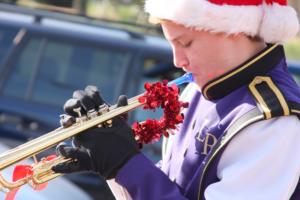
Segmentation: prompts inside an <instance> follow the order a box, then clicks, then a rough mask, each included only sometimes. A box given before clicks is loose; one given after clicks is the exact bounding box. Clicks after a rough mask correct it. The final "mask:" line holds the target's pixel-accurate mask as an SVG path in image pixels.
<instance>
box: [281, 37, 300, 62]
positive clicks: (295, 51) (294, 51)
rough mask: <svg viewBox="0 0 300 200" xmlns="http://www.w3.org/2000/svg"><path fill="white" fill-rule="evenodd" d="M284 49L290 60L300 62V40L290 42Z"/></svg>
mask: <svg viewBox="0 0 300 200" xmlns="http://www.w3.org/2000/svg"><path fill="white" fill-rule="evenodd" d="M284 49H285V52H286V56H287V58H288V59H289V60H299V61H300V38H295V39H292V40H290V41H289V42H288V43H286V44H285V45H284Z"/></svg>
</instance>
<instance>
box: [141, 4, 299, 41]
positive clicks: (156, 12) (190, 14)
mask: <svg viewBox="0 0 300 200" xmlns="http://www.w3.org/2000/svg"><path fill="white" fill-rule="evenodd" d="M145 11H146V12H148V13H149V14H150V15H151V17H154V18H158V19H166V20H171V21H173V22H175V23H178V24H182V25H185V26H187V27H194V28H197V29H200V30H208V31H211V32H223V33H228V34H236V33H245V34H247V35H249V36H252V37H255V36H258V37H260V38H262V39H263V40H264V41H265V42H267V43H283V42H285V41H286V40H288V39H289V38H291V37H293V36H295V35H296V34H297V32H298V29H299V22H298V18H297V13H296V11H295V10H294V9H293V8H292V7H290V6H288V5H287V0H146V3H145Z"/></svg>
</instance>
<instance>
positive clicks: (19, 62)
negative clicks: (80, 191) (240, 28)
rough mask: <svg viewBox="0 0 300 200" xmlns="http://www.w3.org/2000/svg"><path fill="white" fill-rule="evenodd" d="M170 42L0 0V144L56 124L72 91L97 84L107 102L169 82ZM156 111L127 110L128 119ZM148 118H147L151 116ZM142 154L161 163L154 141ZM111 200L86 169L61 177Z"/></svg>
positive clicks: (139, 118)
mask: <svg viewBox="0 0 300 200" xmlns="http://www.w3.org/2000/svg"><path fill="white" fill-rule="evenodd" d="M181 74H182V72H181V71H179V70H178V69H176V68H173V65H172V52H171V49H170V46H169V45H168V43H167V42H166V41H165V40H164V39H162V38H161V37H158V36H151V35H145V34H140V33H137V32H132V31H128V30H125V29H121V28H115V27H114V28H113V27H111V26H109V25H108V24H107V23H101V22H99V21H96V20H94V19H88V18H85V17H80V16H70V15H66V14H62V13H57V12H50V11H41V10H34V9H30V8H22V7H18V6H13V5H7V4H1V3H0V137H1V139H0V141H1V142H2V143H5V144H6V145H8V146H9V147H10V148H12V147H16V146H17V145H20V144H22V143H24V142H25V141H28V140H30V139H32V138H35V137H38V136H40V135H42V134H44V133H47V132H49V131H51V130H53V129H55V128H57V127H59V126H60V125H59V115H60V114H62V113H63V109H62V105H63V104H64V102H65V101H66V100H67V99H68V98H70V97H71V96H72V93H73V91H74V90H77V89H84V88H85V86H87V85H96V86H98V88H99V89H100V91H101V93H102V95H103V96H104V97H105V99H106V100H107V101H108V102H109V103H114V102H115V101H116V99H117V97H118V96H119V95H120V94H126V95H127V96H128V97H132V96H135V95H137V94H140V93H141V92H142V91H144V90H143V84H144V83H145V82H146V81H150V82H154V81H157V80H161V79H173V78H174V77H176V76H179V75H181ZM149 115H152V117H153V118H156V117H157V116H160V112H155V113H153V112H152V113H145V112H144V111H141V110H136V111H133V112H131V113H130V121H131V122H133V121H142V120H144V119H145V118H146V116H147V117H149ZM150 117H151V116H150ZM144 151H145V152H146V154H147V155H148V156H149V158H150V159H151V160H153V162H156V161H158V160H159V157H160V147H159V144H156V145H150V146H146V147H145V149H144ZM66 177H67V178H69V179H70V180H72V181H74V182H75V183H76V184H78V185H80V186H82V187H83V188H86V189H87V190H90V191H91V192H92V193H93V192H95V191H96V192H97V195H96V196H97V197H98V198H97V199H101V197H100V194H99V191H100V193H105V194H104V195H106V194H107V195H108V196H105V197H103V198H105V199H110V198H112V197H110V196H109V195H110V193H109V192H108V191H107V189H106V184H105V183H104V182H103V181H101V180H100V179H99V178H98V177H97V176H94V175H91V174H84V175H68V176H66Z"/></svg>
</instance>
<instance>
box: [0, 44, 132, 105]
mask: <svg viewBox="0 0 300 200" xmlns="http://www.w3.org/2000/svg"><path fill="white" fill-rule="evenodd" d="M33 43H34V39H32V40H31V41H30V42H29V45H27V49H26V50H24V51H22V53H21V55H20V56H19V58H18V59H17V60H18V61H17V65H16V67H15V69H14V70H13V72H12V73H11V78H9V80H8V81H7V85H6V87H5V92H4V94H6V95H10V96H15V97H16V96H17V97H22V96H24V90H25V91H26V90H28V89H26V88H27V87H28V84H26V83H25V82H26V81H27V82H28V81H29V80H30V76H32V74H33V73H34V72H33V71H34V70H33V69H30V68H32V65H34V63H32V62H34V61H33V60H34V59H26V58H28V54H35V55H36V54H38V53H37V47H35V48H32V46H34V44H33ZM32 57H33V56H32V55H31V58H32ZM130 59H131V53H130V51H126V52H122V51H119V50H115V49H111V48H108V47H101V46H96V45H92V44H85V43H80V42H75V41H62V40H56V39H48V40H47V42H46V44H45V45H44V47H43V51H42V53H41V58H40V59H39V67H38V70H37V72H36V78H35V83H34V84H32V87H33V88H32V89H29V90H31V92H30V94H31V97H30V98H31V100H32V101H35V102H39V103H46V104H51V105H55V106H61V105H62V104H63V103H64V102H65V101H66V99H68V98H70V97H71V95H72V93H73V91H74V90H77V89H84V87H85V86H86V85H96V86H98V87H99V89H100V91H101V93H103V95H104V96H105V97H106V99H107V100H108V101H111V100H112V99H113V97H114V95H115V90H116V89H117V87H116V86H117V84H118V81H119V80H120V77H121V76H122V74H123V73H122V72H123V71H124V70H126V67H127V66H128V65H129V62H130ZM21 63H22V64H21ZM25 68H26V69H25ZM20 71H26V72H27V73H31V75H29V74H26V76H25V74H24V73H25V72H23V73H22V78H23V79H26V81H25V80H23V79H20V77H18V78H16V77H15V76H16V75H20ZM13 77H14V78H13ZM13 86H17V87H18V88H22V90H21V91H18V94H16V92H15V91H14V92H11V91H10V89H12V87H13ZM18 90H19V89H18Z"/></svg>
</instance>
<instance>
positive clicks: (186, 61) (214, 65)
mask: <svg viewBox="0 0 300 200" xmlns="http://www.w3.org/2000/svg"><path fill="white" fill-rule="evenodd" d="M161 25H162V29H163V32H164V35H165V37H166V39H167V40H168V41H169V42H170V44H171V46H172V50H173V56H174V57H173V60H174V64H175V66H177V67H181V68H183V70H185V71H187V72H191V73H192V74H193V76H194V79H195V82H196V83H197V84H198V85H199V86H200V88H201V87H202V86H203V85H204V84H205V83H207V82H208V81H209V80H211V79H213V78H215V77H216V76H218V75H221V74H223V73H224V69H223V68H222V67H220V66H222V65H220V64H221V62H222V61H223V60H224V59H227V58H226V57H224V56H223V54H222V51H224V45H226V42H224V41H225V40H227V39H228V38H227V37H226V35H225V34H213V33H210V32H208V31H198V30H194V29H191V28H187V27H184V26H182V25H178V24H175V23H173V22H171V21H163V22H162V23H161ZM226 38H227V39H226ZM224 61H225V60H224Z"/></svg>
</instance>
